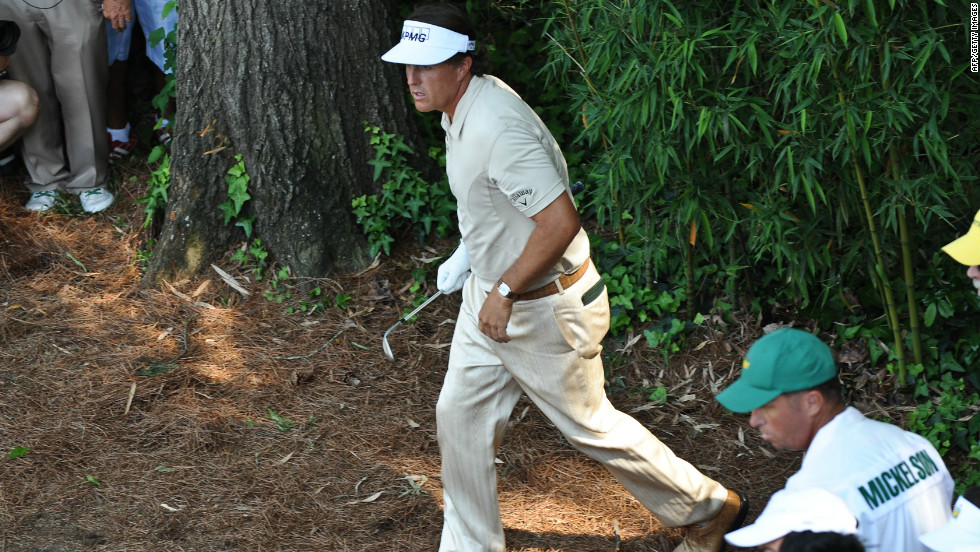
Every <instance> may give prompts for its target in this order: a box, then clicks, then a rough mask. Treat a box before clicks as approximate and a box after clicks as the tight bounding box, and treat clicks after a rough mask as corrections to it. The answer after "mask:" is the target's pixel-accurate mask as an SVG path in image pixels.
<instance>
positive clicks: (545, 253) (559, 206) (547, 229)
mask: <svg viewBox="0 0 980 552" xmlns="http://www.w3.org/2000/svg"><path fill="white" fill-rule="evenodd" d="M531 219H532V220H534V222H535V224H536V226H535V228H534V230H533V231H532V232H531V236H530V237H529V238H528V241H527V245H525V246H524V251H522V252H521V255H520V257H518V258H517V260H516V261H515V262H514V264H513V265H511V266H510V268H508V269H507V270H505V271H504V273H503V275H502V276H501V280H502V281H504V282H506V283H507V285H508V286H510V288H511V290H513V291H514V292H515V293H523V292H525V291H529V290H530V288H531V286H533V285H534V284H535V283H536V282H538V281H540V280H541V278H544V276H545V275H546V274H548V271H550V270H551V269H552V268H554V266H555V265H556V264H558V261H559V260H561V257H562V255H563V254H564V253H565V250H566V249H567V248H568V245H569V244H571V243H572V240H573V239H575V236H576V235H577V234H578V232H579V230H580V229H581V227H582V224H581V222H580V221H579V216H578V211H577V210H576V209H575V205H574V204H573V203H572V200H571V198H569V197H568V195H567V194H562V195H561V196H559V197H558V198H557V199H555V200H554V201H552V202H551V204H549V205H548V206H547V207H545V208H544V209H543V210H542V211H541V212H539V213H538V214H536V215H534V216H533V217H531Z"/></svg>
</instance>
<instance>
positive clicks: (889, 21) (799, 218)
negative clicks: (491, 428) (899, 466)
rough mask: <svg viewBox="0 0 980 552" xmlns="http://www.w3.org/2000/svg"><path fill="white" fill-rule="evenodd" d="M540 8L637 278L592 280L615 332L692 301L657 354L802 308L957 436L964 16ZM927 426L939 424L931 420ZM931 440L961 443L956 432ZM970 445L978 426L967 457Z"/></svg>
mask: <svg viewBox="0 0 980 552" xmlns="http://www.w3.org/2000/svg"><path fill="white" fill-rule="evenodd" d="M534 4H535V6H537V3H534ZM546 6H547V7H548V8H550V9H549V10H546V11H543V12H542V13H544V15H545V18H544V20H543V23H542V24H543V28H542V31H541V35H542V36H544V37H545V38H546V39H547V40H546V41H545V43H546V44H547V47H548V52H549V55H548V63H547V65H546V66H545V70H544V71H543V74H544V75H545V76H546V77H547V79H548V81H549V82H554V83H558V84H559V87H560V88H561V89H563V90H564V91H566V93H567V97H568V99H569V101H570V108H569V111H570V112H572V113H576V114H579V115H581V118H582V123H583V124H582V125H581V127H580V132H579V135H578V141H579V143H580V144H581V145H582V147H583V148H585V149H586V151H589V152H597V155H595V156H594V157H589V158H588V159H587V163H588V169H589V172H590V175H589V177H588V181H589V186H588V191H587V193H586V195H585V201H584V204H583V211H584V212H585V213H587V214H589V215H590V216H594V218H595V220H596V221H597V222H598V223H599V224H600V225H601V226H602V227H603V228H604V231H606V232H608V233H609V234H611V235H613V236H615V239H616V240H617V241H618V244H617V245H618V246H619V247H620V248H621V250H622V251H623V252H624V253H622V254H615V252H613V253H614V255H613V258H614V259H615V262H614V265H617V266H618V265H625V270H621V271H620V272H613V270H615V269H614V268H612V266H611V265H609V264H602V263H601V261H600V263H599V264H600V267H601V268H603V269H604V270H603V273H604V275H605V276H606V277H607V282H608V283H609V287H610V296H611V297H612V296H613V295H614V294H615V293H622V294H624V295H626V297H625V298H624V299H621V300H619V304H618V305H617V306H619V307H620V308H621V309H622V312H623V313H626V316H627V318H628V320H616V319H614V322H613V325H614V328H615V329H616V330H619V331H621V330H623V329H625V328H630V327H632V326H634V325H639V323H640V322H639V321H640V316H641V315H642V316H648V317H649V316H650V313H652V312H653V310H652V309H651V310H649V311H646V309H644V308H642V307H641V308H637V305H648V304H650V302H651V300H652V297H655V296H654V295H645V293H647V292H644V291H643V290H644V289H647V290H656V289H658V286H667V288H668V289H671V288H675V289H678V290H681V289H682V290H683V291H684V295H685V296H684V298H683V299H682V301H685V302H686V309H685V308H684V307H683V306H681V305H673V304H671V305H668V308H666V309H663V311H664V312H666V314H667V315H668V316H666V318H663V315H661V317H662V318H661V319H660V321H658V322H656V324H659V325H660V327H659V328H658V327H653V328H650V327H648V328H647V331H649V332H651V333H648V334H647V338H648V341H649V342H650V343H649V344H650V345H651V346H658V347H663V346H664V345H665V341H664V340H665V339H667V338H668V337H669V336H671V335H674V333H675V332H676V333H677V334H678V335H680V334H681V332H682V330H681V328H680V326H679V325H675V322H674V319H672V318H671V316H669V315H671V314H674V313H676V314H677V315H678V316H681V315H683V316H686V317H692V316H694V315H695V313H697V312H699V311H701V310H702V309H701V308H700V307H699V306H698V305H699V303H701V302H706V301H707V300H708V299H709V298H710V297H712V296H714V297H718V296H722V297H727V299H728V302H733V299H734V298H735V297H743V298H746V299H750V300H751V302H752V303H754V304H755V305H756V306H757V307H756V308H760V309H761V308H765V307H768V306H775V305H777V304H778V305H781V306H783V307H786V306H795V307H797V308H798V310H800V311H802V314H805V315H807V316H810V317H812V318H815V319H817V320H818V321H819V322H820V323H821V325H822V326H823V327H824V328H825V329H828V328H830V327H831V324H842V325H843V328H844V329H845V331H846V332H847V333H850V334H851V336H852V337H853V338H860V339H865V340H866V341H867V343H868V345H869V351H870V353H871V355H872V360H873V361H876V362H878V361H881V362H886V363H888V364H889V365H890V366H892V367H893V368H894V369H895V371H896V373H897V374H898V376H899V378H898V382H899V384H900V385H903V386H909V387H910V388H911V389H913V390H916V391H917V392H919V393H921V394H923V395H922V396H923V397H928V398H929V399H930V400H931V401H932V402H935V400H936V399H939V400H940V401H944V400H946V399H949V401H950V404H951V405H956V406H953V407H951V410H950V411H949V412H948V414H949V415H950V416H955V412H954V410H955V409H956V408H961V407H962V406H963V405H964V404H965V402H966V401H969V400H970V397H971V396H972V395H971V394H970V392H969V391H966V390H963V392H962V395H961V398H962V400H957V399H955V398H954V395H953V393H954V392H955V393H960V390H957V389H956V385H958V384H957V383H956V382H960V383H963V382H967V383H968V384H969V385H971V386H973V387H972V389H974V390H975V389H977V388H980V381H977V379H978V374H980V363H978V362H976V360H978V359H977V342H978V341H980V338H978V336H977V326H976V324H975V320H976V317H977V315H978V309H977V302H976V298H975V297H974V298H973V299H972V300H967V299H965V298H961V297H958V295H960V291H959V290H955V291H954V290H951V286H955V285H957V284H956V283H957V282H965V278H964V277H963V276H962V274H961V273H956V274H953V271H952V270H950V274H940V273H941V272H944V271H946V270H947V268H946V267H955V270H956V271H960V270H962V267H959V265H956V264H955V263H954V262H953V261H951V260H950V259H949V258H947V257H946V256H945V255H943V254H934V253H935V252H937V251H938V250H939V247H940V246H941V245H942V244H944V243H946V242H948V241H949V240H950V239H951V238H952V237H955V236H956V235H959V234H961V233H962V232H963V231H965V230H966V228H967V227H968V221H969V220H970V219H971V218H972V216H973V214H974V213H975V211H976V209H977V206H978V205H980V194H978V188H977V187H976V182H977V166H976V152H977V151H980V135H978V134H977V133H976V132H968V129H975V128H977V127H978V124H980V102H978V101H977V100H978V93H977V81H976V76H975V75H973V74H971V73H970V72H969V71H968V62H969V60H968V48H966V47H965V40H966V39H965V38H964V35H963V33H962V28H963V22H964V21H967V20H968V19H969V14H968V11H967V9H966V4H964V3H956V4H954V3H946V2H941V1H938V0H937V1H929V2H915V1H911V0H844V1H842V2H836V3H831V2H819V1H816V0H810V1H808V2H792V1H789V0H784V1H775V0H770V1H764V0H742V1H739V2H724V1H721V0H694V1H689V2H683V3H682V2H676V1H669V0H633V1H631V2H630V3H629V4H628V6H627V5H623V4H617V3H609V2H605V1H602V0H552V1H548V2H546ZM609 253H610V250H609V249H604V250H602V251H600V256H601V255H603V254H609ZM954 296H957V297H954ZM644 312H646V314H641V313H644ZM920 313H921V314H920ZM614 316H615V314H614ZM970 320H973V321H974V322H973V323H971V322H970ZM648 324H650V325H651V326H655V324H653V323H652V321H651V322H648ZM668 343H669V344H672V343H674V341H673V340H672V339H670V340H668ZM669 344H668V345H667V347H668V348H670V345H669ZM909 352H910V353H911V355H910V357H911V358H908V359H907V358H906V355H907V353H909ZM957 366H959V367H961V368H962V370H963V371H962V372H960V371H957V369H956V367H957ZM942 393H946V395H945V396H944V395H943V394H942ZM961 412H962V411H961ZM926 414H928V416H927V415H926ZM935 416H939V418H942V417H944V416H946V413H942V412H939V413H938V414H937V413H936V412H934V411H932V410H930V411H929V412H928V413H922V414H919V418H918V419H919V420H924V419H926V418H929V419H932V418H934V417H935ZM925 423H926V422H923V424H925ZM932 429H933V432H934V434H933V437H934V438H935V439H936V440H937V441H939V442H945V441H947V440H948V441H949V442H950V443H953V444H955V443H956V440H957V438H956V437H955V435H956V434H957V433H956V432H958V431H960V429H962V428H959V429H954V428H953V427H952V426H950V427H949V428H945V427H943V426H937V427H933V428H932ZM947 433H948V434H947ZM976 443H977V433H976V432H973V433H971V432H970V431H969V428H967V431H966V433H965V434H963V442H962V443H961V444H965V445H967V446H966V447H965V450H973V446H974V445H975V444H976ZM960 448H964V447H962V446H961V447H960Z"/></svg>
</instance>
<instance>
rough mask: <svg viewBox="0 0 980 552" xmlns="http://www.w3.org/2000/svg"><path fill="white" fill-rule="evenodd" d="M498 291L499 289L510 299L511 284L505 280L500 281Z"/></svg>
mask: <svg viewBox="0 0 980 552" xmlns="http://www.w3.org/2000/svg"><path fill="white" fill-rule="evenodd" d="M497 291H499V292H500V294H501V295H503V296H504V297H507V298H508V299H509V298H510V296H511V291H510V286H508V285H507V284H506V283H504V282H500V285H499V286H497Z"/></svg>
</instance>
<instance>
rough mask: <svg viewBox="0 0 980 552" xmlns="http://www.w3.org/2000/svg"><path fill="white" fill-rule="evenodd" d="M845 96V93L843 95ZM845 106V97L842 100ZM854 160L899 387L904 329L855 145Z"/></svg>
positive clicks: (903, 378)
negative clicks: (892, 340) (890, 331)
mask: <svg viewBox="0 0 980 552" xmlns="http://www.w3.org/2000/svg"><path fill="white" fill-rule="evenodd" d="M841 96H843V93H842V94H841ZM841 103H842V104H843V97H842V98H841ZM851 150H852V152H851V153H852V158H853V161H854V174H855V176H856V177H857V181H858V187H859V188H860V190H861V202H862V203H863V204H864V214H865V218H866V219H867V222H868V231H869V232H870V233H871V243H872V244H873V245H874V258H875V267H874V268H875V270H873V271H872V275H871V276H872V278H874V279H876V280H877V281H878V283H879V284H880V285H881V289H882V291H883V292H884V294H885V308H886V309H887V313H888V325H889V326H890V327H891V329H892V337H893V338H894V340H895V357H896V360H897V361H898V381H899V385H900V386H901V385H904V384H905V375H906V367H905V347H904V346H903V344H902V329H901V326H900V324H899V321H898V307H897V305H896V304H895V294H894V293H893V292H892V288H891V285H890V284H889V283H888V281H887V280H885V278H884V275H885V261H884V257H883V256H882V254H881V241H880V240H879V239H878V228H877V226H875V221H874V215H873V214H872V211H871V201H870V200H869V199H868V187H867V185H866V184H865V182H864V174H863V173H862V172H861V165H860V163H859V162H858V152H857V147H856V145H855V144H851Z"/></svg>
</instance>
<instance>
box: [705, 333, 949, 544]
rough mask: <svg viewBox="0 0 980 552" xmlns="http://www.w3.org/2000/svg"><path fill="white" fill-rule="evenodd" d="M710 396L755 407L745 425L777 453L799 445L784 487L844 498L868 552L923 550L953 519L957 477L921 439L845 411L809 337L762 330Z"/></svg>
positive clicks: (823, 348)
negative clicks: (732, 375) (732, 377)
mask: <svg viewBox="0 0 980 552" xmlns="http://www.w3.org/2000/svg"><path fill="white" fill-rule="evenodd" d="M716 398H717V399H718V402H720V403H721V404H722V405H723V406H724V407H725V408H727V409H729V410H731V411H733V412H751V416H750V418H749V425H751V426H752V427H754V428H757V429H758V430H759V431H760V432H762V438H763V439H765V440H766V441H769V442H770V443H771V444H772V446H773V447H775V448H776V449H777V450H805V451H806V454H805V455H804V457H803V463H802V466H801V467H800V470H799V471H798V472H797V473H795V474H794V475H792V476H791V477H790V478H789V480H788V481H787V482H786V489H799V488H807V487H822V488H824V489H827V490H828V491H830V492H832V493H834V494H836V495H838V496H840V497H841V498H842V499H844V502H846V503H847V505H848V507H850V509H851V513H853V514H854V517H855V518H856V519H857V520H858V535H859V536H860V538H861V541H862V542H863V544H864V546H865V548H867V549H868V550H877V551H882V552H883V551H885V550H889V551H909V552H911V551H925V547H923V546H922V544H921V543H920V542H919V536H920V535H921V534H923V533H925V532H927V531H931V530H933V529H935V528H937V527H939V526H941V525H943V524H944V523H946V521H947V520H948V519H949V505H950V504H951V503H952V494H953V480H952V478H951V477H950V475H949V471H947V469H946V465H945V464H944V463H943V460H942V458H941V457H940V456H939V453H938V452H937V451H936V449H935V448H934V447H933V446H932V444H930V443H929V441H928V440H926V439H925V438H924V437H922V436H920V435H917V434H915V433H912V432H909V431H905V430H903V429H901V428H899V427H897V426H894V425H891V424H888V423H885V422H879V421H876V420H872V419H870V418H866V417H865V416H864V415H862V414H861V413H860V412H858V410H857V409H855V408H854V407H851V406H848V407H845V406H844V403H843V397H842V393H841V384H840V380H839V379H838V374H837V366H836V363H835V362H834V357H833V354H832V353H831V351H830V347H828V346H827V345H826V344H825V343H824V342H822V341H820V339H819V338H817V337H816V336H815V335H813V334H811V333H809V332H805V331H802V330H797V329H792V328H788V329H781V330H776V331H775V332H772V333H770V334H768V335H766V336H763V337H762V338H760V339H759V340H758V341H756V342H755V343H754V344H753V345H752V346H751V347H750V348H749V350H748V352H747V353H746V355H745V359H744V361H743V362H742V372H741V374H740V376H739V378H738V379H737V380H736V381H735V382H734V383H732V384H731V385H730V386H729V387H727V388H726V389H725V390H723V391H722V392H721V393H719V394H718V395H717V397H716Z"/></svg>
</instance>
